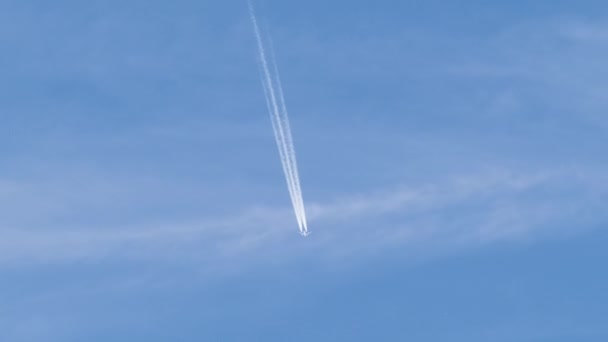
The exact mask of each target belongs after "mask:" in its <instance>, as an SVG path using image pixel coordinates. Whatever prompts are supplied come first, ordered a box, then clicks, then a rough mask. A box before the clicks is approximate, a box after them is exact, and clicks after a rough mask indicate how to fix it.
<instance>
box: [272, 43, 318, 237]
mask: <svg viewBox="0 0 608 342" xmlns="http://www.w3.org/2000/svg"><path fill="white" fill-rule="evenodd" d="M269 41H270V58H271V62H272V65H273V69H274V75H275V83H276V86H277V91H278V98H279V104H280V106H281V108H280V109H281V116H280V119H282V123H283V125H284V127H285V145H286V146H287V157H288V159H289V162H290V163H291V165H292V171H293V181H294V183H295V184H294V189H295V191H296V199H297V200H298V203H297V206H298V210H299V213H300V216H301V217H300V219H301V220H302V224H303V228H304V231H305V232H308V227H307V225H306V211H305V210H304V199H303V196H302V190H301V187H300V175H299V173H298V163H297V161H296V152H295V148H294V144H293V138H292V136H291V129H290V125H289V115H288V114H287V106H286V105H285V96H284V95H283V86H282V85H281V78H280V74H279V68H278V67H277V62H276V58H275V55H274V46H273V44H272V39H269Z"/></svg>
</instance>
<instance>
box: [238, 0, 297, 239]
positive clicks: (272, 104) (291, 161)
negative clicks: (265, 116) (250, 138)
mask: <svg viewBox="0 0 608 342" xmlns="http://www.w3.org/2000/svg"><path fill="white" fill-rule="evenodd" d="M248 5H249V14H250V16H251V22H252V24H253V30H254V33H255V38H256V42H257V45H258V52H259V57H260V73H261V79H262V86H263V88H264V96H265V98H266V105H267V106H268V111H269V113H270V119H271V121H272V129H273V131H274V136H275V140H276V142H277V147H278V149H279V156H280V157H281V164H282V166H283V172H284V173H285V179H286V180H287V188H288V190H289V196H290V197H291V204H292V205H293V210H294V213H295V215H296V219H297V221H298V228H299V229H300V233H301V234H302V235H304V236H306V235H308V226H307V222H306V211H305V210H304V200H303V197H302V189H301V188H300V176H299V175H298V165H297V163H296V153H295V149H294V147H293V138H292V136H291V129H290V128H289V117H288V115H287V107H286V106H285V98H284V96H283V87H282V85H281V79H280V77H279V69H278V68H277V64H276V61H275V57H274V51H273V49H272V44H271V49H270V62H271V64H272V69H271V68H270V67H269V63H268V58H267V56H266V49H265V48H264V42H263V40H262V35H261V34H260V28H259V26H258V21H257V19H256V17H255V12H254V10H253V5H252V3H251V1H248Z"/></svg>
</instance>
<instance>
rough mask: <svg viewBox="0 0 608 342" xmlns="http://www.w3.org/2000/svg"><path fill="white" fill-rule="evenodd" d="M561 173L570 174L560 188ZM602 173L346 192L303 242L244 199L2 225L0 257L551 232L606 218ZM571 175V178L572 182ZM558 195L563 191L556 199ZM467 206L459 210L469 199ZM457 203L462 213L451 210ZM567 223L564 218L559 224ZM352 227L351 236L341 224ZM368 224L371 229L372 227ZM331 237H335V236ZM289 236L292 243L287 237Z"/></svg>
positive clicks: (295, 251)
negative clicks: (132, 221)
mask: <svg viewBox="0 0 608 342" xmlns="http://www.w3.org/2000/svg"><path fill="white" fill-rule="evenodd" d="M564 179H569V180H570V183H569V185H568V186H567V187H565V188H560V186H561V185H560V184H564ZM603 182H604V179H603V178H600V179H598V178H593V177H592V174H585V175H581V174H579V175H575V174H572V173H557V172H547V173H544V174H535V175H517V174H512V173H508V172H489V173H484V174H481V175H478V176H469V177H460V178H455V179H452V180H449V181H446V182H443V183H442V184H428V185H423V186H420V187H416V188H411V187H404V188H399V187H397V190H394V191H389V192H384V193H376V194H367V195H360V196H350V197H347V198H342V199H338V200H336V201H332V202H330V203H318V204H313V205H311V206H310V208H311V217H310V219H311V221H314V222H316V224H318V225H327V224H331V226H332V227H334V228H333V229H332V230H331V231H325V230H324V231H320V232H319V234H315V237H314V238H313V239H312V240H310V241H309V242H310V243H306V244H305V246H300V245H298V244H297V243H294V241H291V242H290V243H289V244H285V243H284V242H285V241H288V240H290V237H289V233H287V232H286V231H285V230H284V229H283V228H284V225H285V223H286V222H288V221H289V214H288V212H287V211H286V210H285V209H281V208H260V207H256V208H251V209H249V210H246V211H244V212H242V213H241V214H237V215H230V216H229V217H224V218H222V217H219V218H217V219H215V220H202V221H201V220H198V221H197V220H191V221H190V222H174V223H171V222H167V223H166V224H161V225H148V226H146V225H138V226H123V227H111V228H110V229H105V230H101V229H94V230H90V229H86V227H81V228H76V229H72V230H65V229H63V230H61V229H53V227H47V228H45V229H37V230H32V229H29V230H28V229H18V228H20V227H15V229H7V228H3V229H2V230H1V233H2V236H3V239H2V240H1V241H0V251H1V252H0V265H4V266H6V265H10V264H15V263H34V264H36V263H61V262H69V261H75V260H84V261H86V260H99V259H108V260H116V259H118V260H124V259H136V260H139V259H142V260H165V261H179V262H188V261H193V260H196V261H197V262H202V263H204V264H206V265H209V267H213V266H212V265H214V264H222V260H230V259H232V258H238V257H246V258H247V259H248V260H249V259H252V258H251V257H252V256H253V255H255V258H253V259H254V260H256V261H258V260H263V259H264V258H267V257H272V256H271V255H275V254H276V253H280V255H281V256H282V258H283V259H285V260H288V259H289V258H291V257H295V256H297V255H308V254H310V253H311V252H313V251H314V254H315V255H316V256H315V258H320V259H323V258H331V257H332V255H336V254H340V255H343V256H344V255H346V256H347V257H348V258H355V259H356V258H357V257H363V255H362V254H361V253H360V252H359V251H360V250H369V249H370V246H375V247H377V248H372V249H374V250H382V248H383V246H395V245H399V246H406V245H407V246H411V247H412V250H417V251H419V250H425V249H429V250H430V249H432V248H431V247H437V245H442V247H441V248H444V249H445V248H447V247H446V246H453V245H465V246H471V245H483V244H486V243H491V242H494V241H502V240H507V241H508V240H514V239H515V240H516V239H519V238H524V239H525V238H529V237H534V236H537V235H539V236H540V235H542V234H541V232H545V233H547V236H555V235H556V232H557V231H560V230H565V231H572V229H573V227H579V226H580V224H584V225H585V226H588V227H592V226H594V225H596V224H598V223H601V222H600V221H601V220H603V219H608V217H598V216H597V215H588V214H589V212H595V211H596V209H598V208H600V207H602V206H604V205H606V203H605V202H606V201H605V200H602V198H604V197H602V196H603V195H605V194H606V193H608V189H606V188H605V187H604V186H598V184H599V185H601V184H604V183H603ZM572 184H576V186H574V187H573V185H572ZM550 188H556V189H557V190H552V191H557V192H558V193H559V194H562V195H563V194H568V195H569V197H571V198H570V199H568V196H566V197H563V196H555V194H554V193H545V194H543V195H540V196H536V197H530V194H532V193H536V190H538V189H550ZM555 198H566V199H562V200H560V201H557V200H555ZM471 207H472V208H474V210H471V209H469V210H463V209H467V208H471ZM454 210H456V211H458V212H459V213H460V214H459V215H458V217H457V218H451V216H450V215H449V213H450V212H453V211H454ZM564 225H565V226H566V227H564ZM353 227H355V228H356V230H357V231H358V234H355V235H352V236H349V235H348V234H345V233H346V231H347V230H349V229H353ZM370 227H373V228H370ZM338 241H340V242H339V243H338ZM286 245H289V246H290V247H289V250H288V251H286V250H285V248H286V247H285V246H286Z"/></svg>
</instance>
